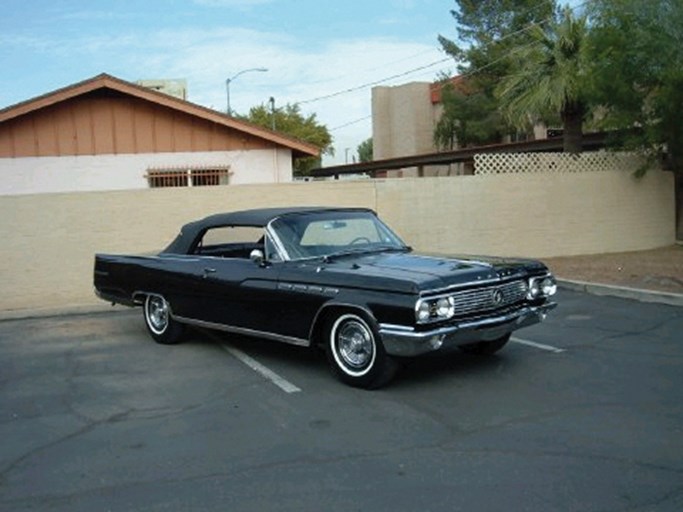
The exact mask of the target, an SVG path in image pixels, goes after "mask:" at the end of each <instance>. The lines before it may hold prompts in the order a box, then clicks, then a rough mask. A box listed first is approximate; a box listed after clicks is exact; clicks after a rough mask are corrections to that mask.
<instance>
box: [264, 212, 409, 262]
mask: <svg viewBox="0 0 683 512" xmlns="http://www.w3.org/2000/svg"><path fill="white" fill-rule="evenodd" d="M269 229H270V230H271V232H272V233H273V234H274V238H275V239H276V240H277V241H278V242H279V245H280V249H281V251H282V252H283V253H284V254H283V256H284V257H285V258H286V259H289V260H300V259H308V258H329V257H334V256H342V255H345V254H355V253H359V252H374V251H383V250H406V249H407V247H406V245H405V244H404V243H403V242H402V241H401V239H400V238H399V237H398V236H396V235H395V234H394V233H393V232H392V231H391V230H390V229H389V228H388V227H387V226H386V225H384V224H383V223H382V222H381V221H380V220H379V219H378V218H377V216H376V215H374V214H373V213H371V212H364V211H325V212H315V213H305V214H295V215H285V216H283V217H280V218H278V219H275V220H274V221H273V222H271V223H270V226H269Z"/></svg>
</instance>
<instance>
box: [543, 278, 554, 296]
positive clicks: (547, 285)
mask: <svg viewBox="0 0 683 512" xmlns="http://www.w3.org/2000/svg"><path fill="white" fill-rule="evenodd" d="M541 291H542V292H543V295H545V296H546V297H549V296H551V295H555V292H557V283H556V282H555V278H554V277H551V276H549V277H546V278H545V279H544V280H543V281H541Z"/></svg>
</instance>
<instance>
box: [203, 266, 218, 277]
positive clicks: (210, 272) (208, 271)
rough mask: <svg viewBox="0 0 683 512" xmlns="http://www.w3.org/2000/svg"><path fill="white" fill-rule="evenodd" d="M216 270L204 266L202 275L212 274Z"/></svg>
mask: <svg viewBox="0 0 683 512" xmlns="http://www.w3.org/2000/svg"><path fill="white" fill-rule="evenodd" d="M215 272H216V269H215V268H208V267H207V268H205V269H204V277H207V276H208V275H209V274H214V273H215Z"/></svg>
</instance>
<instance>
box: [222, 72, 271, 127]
mask: <svg viewBox="0 0 683 512" xmlns="http://www.w3.org/2000/svg"><path fill="white" fill-rule="evenodd" d="M250 71H259V72H261V73H263V72H265V71H268V69H267V68H249V69H243V70H242V71H240V72H239V73H236V74H235V75H233V76H232V77H230V78H226V79H225V94H226V96H227V109H226V112H227V114H228V115H229V116H231V115H232V110H230V82H232V81H233V80H234V79H235V78H237V77H238V76H240V75H243V74H244V73H249V72H250Z"/></svg>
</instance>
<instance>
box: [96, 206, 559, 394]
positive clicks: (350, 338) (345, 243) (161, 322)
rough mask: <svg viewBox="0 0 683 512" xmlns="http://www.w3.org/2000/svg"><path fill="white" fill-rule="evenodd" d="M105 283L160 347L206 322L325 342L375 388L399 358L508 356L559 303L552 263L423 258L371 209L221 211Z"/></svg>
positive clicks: (335, 358) (113, 266) (105, 272)
mask: <svg viewBox="0 0 683 512" xmlns="http://www.w3.org/2000/svg"><path fill="white" fill-rule="evenodd" d="M94 279H95V288H96V292H97V294H98V295H99V297H101V298H102V299H104V300H107V301H110V302H112V303H118V304H124V305H127V306H136V305H140V306H142V309H143V313H144V319H145V323H146V325H147V329H148V331H149V334H150V335H151V336H152V338H154V339H155V340H156V341H157V342H159V343H167V344H171V343H177V342H178V341H180V340H181V338H182V335H183V330H184V328H185V326H186V325H196V326H201V327H208V328H212V329H220V330H224V331H228V332H233V333H239V334H246V335H253V336H258V337H261V338H267V339H272V340H277V341H283V342H286V343H293V344H295V345H303V346H322V347H324V349H325V351H326V353H327V356H328V359H329V362H330V364H331V366H332V368H333V369H334V371H335V373H336V374H337V375H338V376H339V377H340V378H341V379H342V380H343V381H344V382H346V383H348V384H350V385H353V386H359V387H365V388H373V387H378V386H381V385H383V384H384V383H386V382H388V381H389V380H390V379H391V377H392V376H393V375H394V373H395V370H396V368H397V358H403V357H412V356H417V355H420V354H425V353H429V352H435V351H440V350H446V349H448V348H451V347H456V346H457V347H459V348H461V349H462V350H464V351H467V352H472V353H479V354H491V353H493V352H496V351H497V350H499V349H501V348H502V347H503V346H504V345H505V344H506V343H507V342H508V340H509V338H510V334H511V333H512V332H513V331H514V330H516V329H519V328H521V327H525V326H528V325H532V324H535V323H537V322H539V321H541V320H543V319H544V318H545V315H546V313H547V312H548V311H549V310H551V309H553V308H554V307H555V306H556V304H554V303H553V302H550V301H549V297H550V296H552V295H553V294H554V293H555V291H556V284H555V279H554V278H553V276H552V275H551V274H550V273H549V272H548V269H547V268H546V267H545V266H544V265H543V264H542V263H540V262H537V261H532V260H507V259H488V258H487V259H480V258H476V259H460V258H457V259H456V258H450V257H449V258H444V257H434V256H427V255H419V254H415V253H413V252H412V250H411V248H410V247H408V246H407V245H405V244H404V243H403V242H402V241H401V240H400V239H399V237H398V236H396V235H395V234H394V233H393V232H392V231H391V230H390V229H389V228H388V227H387V226H386V225H385V224H384V223H382V222H381V221H380V220H379V219H378V218H377V215H376V214H375V213H374V212H373V211H372V210H368V209H362V208H271V209H260V210H248V211H241V212H235V213H225V214H218V215H213V216H210V217H207V218H205V219H202V220H199V221H196V222H192V223H189V224H187V225H185V226H183V228H182V230H181V231H180V234H179V235H178V236H177V237H176V239H175V240H174V241H173V242H172V243H171V244H170V245H169V246H168V247H167V248H166V249H165V250H163V251H162V252H161V253H160V254H158V255H155V256H118V255H106V254H97V255H96V256H95V276H94Z"/></svg>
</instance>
